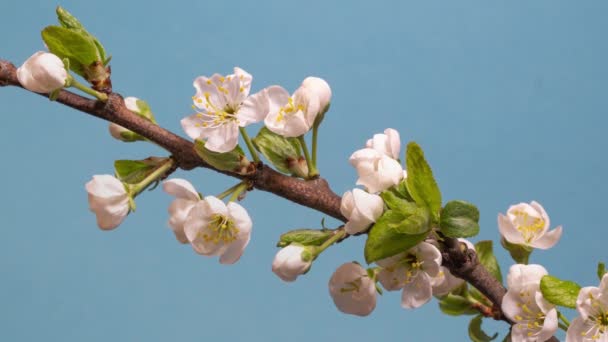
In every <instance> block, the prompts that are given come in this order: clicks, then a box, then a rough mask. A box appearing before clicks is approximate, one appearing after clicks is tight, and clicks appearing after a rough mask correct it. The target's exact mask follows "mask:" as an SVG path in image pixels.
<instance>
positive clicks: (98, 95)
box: [68, 76, 108, 102]
mask: <svg viewBox="0 0 608 342" xmlns="http://www.w3.org/2000/svg"><path fill="white" fill-rule="evenodd" d="M68 85H69V86H70V87H74V88H76V89H78V90H80V91H82V92H83V93H85V94H89V95H91V96H93V97H95V98H97V99H98V100H99V101H103V102H106V101H108V95H107V94H104V93H102V92H99V91H97V90H94V89H92V88H89V87H87V86H86V85H84V84H82V83H80V82H78V81H76V80H75V79H74V77H72V76H70V77H69V80H68Z"/></svg>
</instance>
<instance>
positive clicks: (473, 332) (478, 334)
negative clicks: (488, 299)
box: [469, 315, 498, 342]
mask: <svg viewBox="0 0 608 342" xmlns="http://www.w3.org/2000/svg"><path fill="white" fill-rule="evenodd" d="M482 318H483V316H481V315H478V316H475V317H474V318H473V319H472V320H471V323H469V338H470V339H471V341H473V342H489V341H492V340H493V339H495V338H496V337H497V336H498V333H495V334H494V335H492V336H489V335H488V334H486V333H485V332H484V331H483V330H482V329H481V320H482Z"/></svg>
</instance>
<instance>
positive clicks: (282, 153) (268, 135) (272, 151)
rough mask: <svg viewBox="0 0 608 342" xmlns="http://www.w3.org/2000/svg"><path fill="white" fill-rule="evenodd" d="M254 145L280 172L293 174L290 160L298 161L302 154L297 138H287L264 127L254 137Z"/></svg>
mask: <svg viewBox="0 0 608 342" xmlns="http://www.w3.org/2000/svg"><path fill="white" fill-rule="evenodd" d="M252 141H253V146H255V149H256V150H258V151H259V152H260V153H262V154H263V155H264V157H266V160H268V161H269V162H270V163H271V164H272V165H274V167H275V168H276V169H277V170H279V171H280V172H283V173H286V174H292V170H291V169H290V162H293V161H297V160H298V159H299V158H300V157H301V156H302V148H301V147H300V143H299V142H298V140H297V139H295V138H285V137H283V136H281V135H279V134H276V133H274V132H272V131H270V130H269V129H268V128H266V127H262V129H260V132H259V133H258V135H257V136H256V137H255V138H253V139H252Z"/></svg>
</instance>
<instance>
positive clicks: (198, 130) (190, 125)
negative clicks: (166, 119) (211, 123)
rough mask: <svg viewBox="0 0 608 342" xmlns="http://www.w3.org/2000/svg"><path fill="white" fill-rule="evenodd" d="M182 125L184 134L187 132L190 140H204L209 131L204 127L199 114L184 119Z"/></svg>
mask: <svg viewBox="0 0 608 342" xmlns="http://www.w3.org/2000/svg"><path fill="white" fill-rule="evenodd" d="M180 123H181V124H182V128H183V130H184V132H186V134H187V135H188V136H189V137H190V139H202V138H204V135H205V131H208V130H209V129H207V128H204V127H203V126H202V121H201V119H200V118H199V117H198V116H197V114H193V115H190V116H187V117H185V118H183V119H182V120H181V121H180Z"/></svg>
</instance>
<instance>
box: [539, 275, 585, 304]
mask: <svg viewBox="0 0 608 342" xmlns="http://www.w3.org/2000/svg"><path fill="white" fill-rule="evenodd" d="M580 290H581V287H580V285H578V284H577V283H575V282H573V281H569V280H561V279H558V278H556V277H554V276H550V275H546V276H544V277H542V279H541V280H540V291H541V292H542V293H543V297H544V298H545V299H546V300H547V301H548V302H549V303H553V304H555V305H559V306H565V307H567V308H572V309H574V308H576V298H577V297H578V293H579V292H580Z"/></svg>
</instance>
